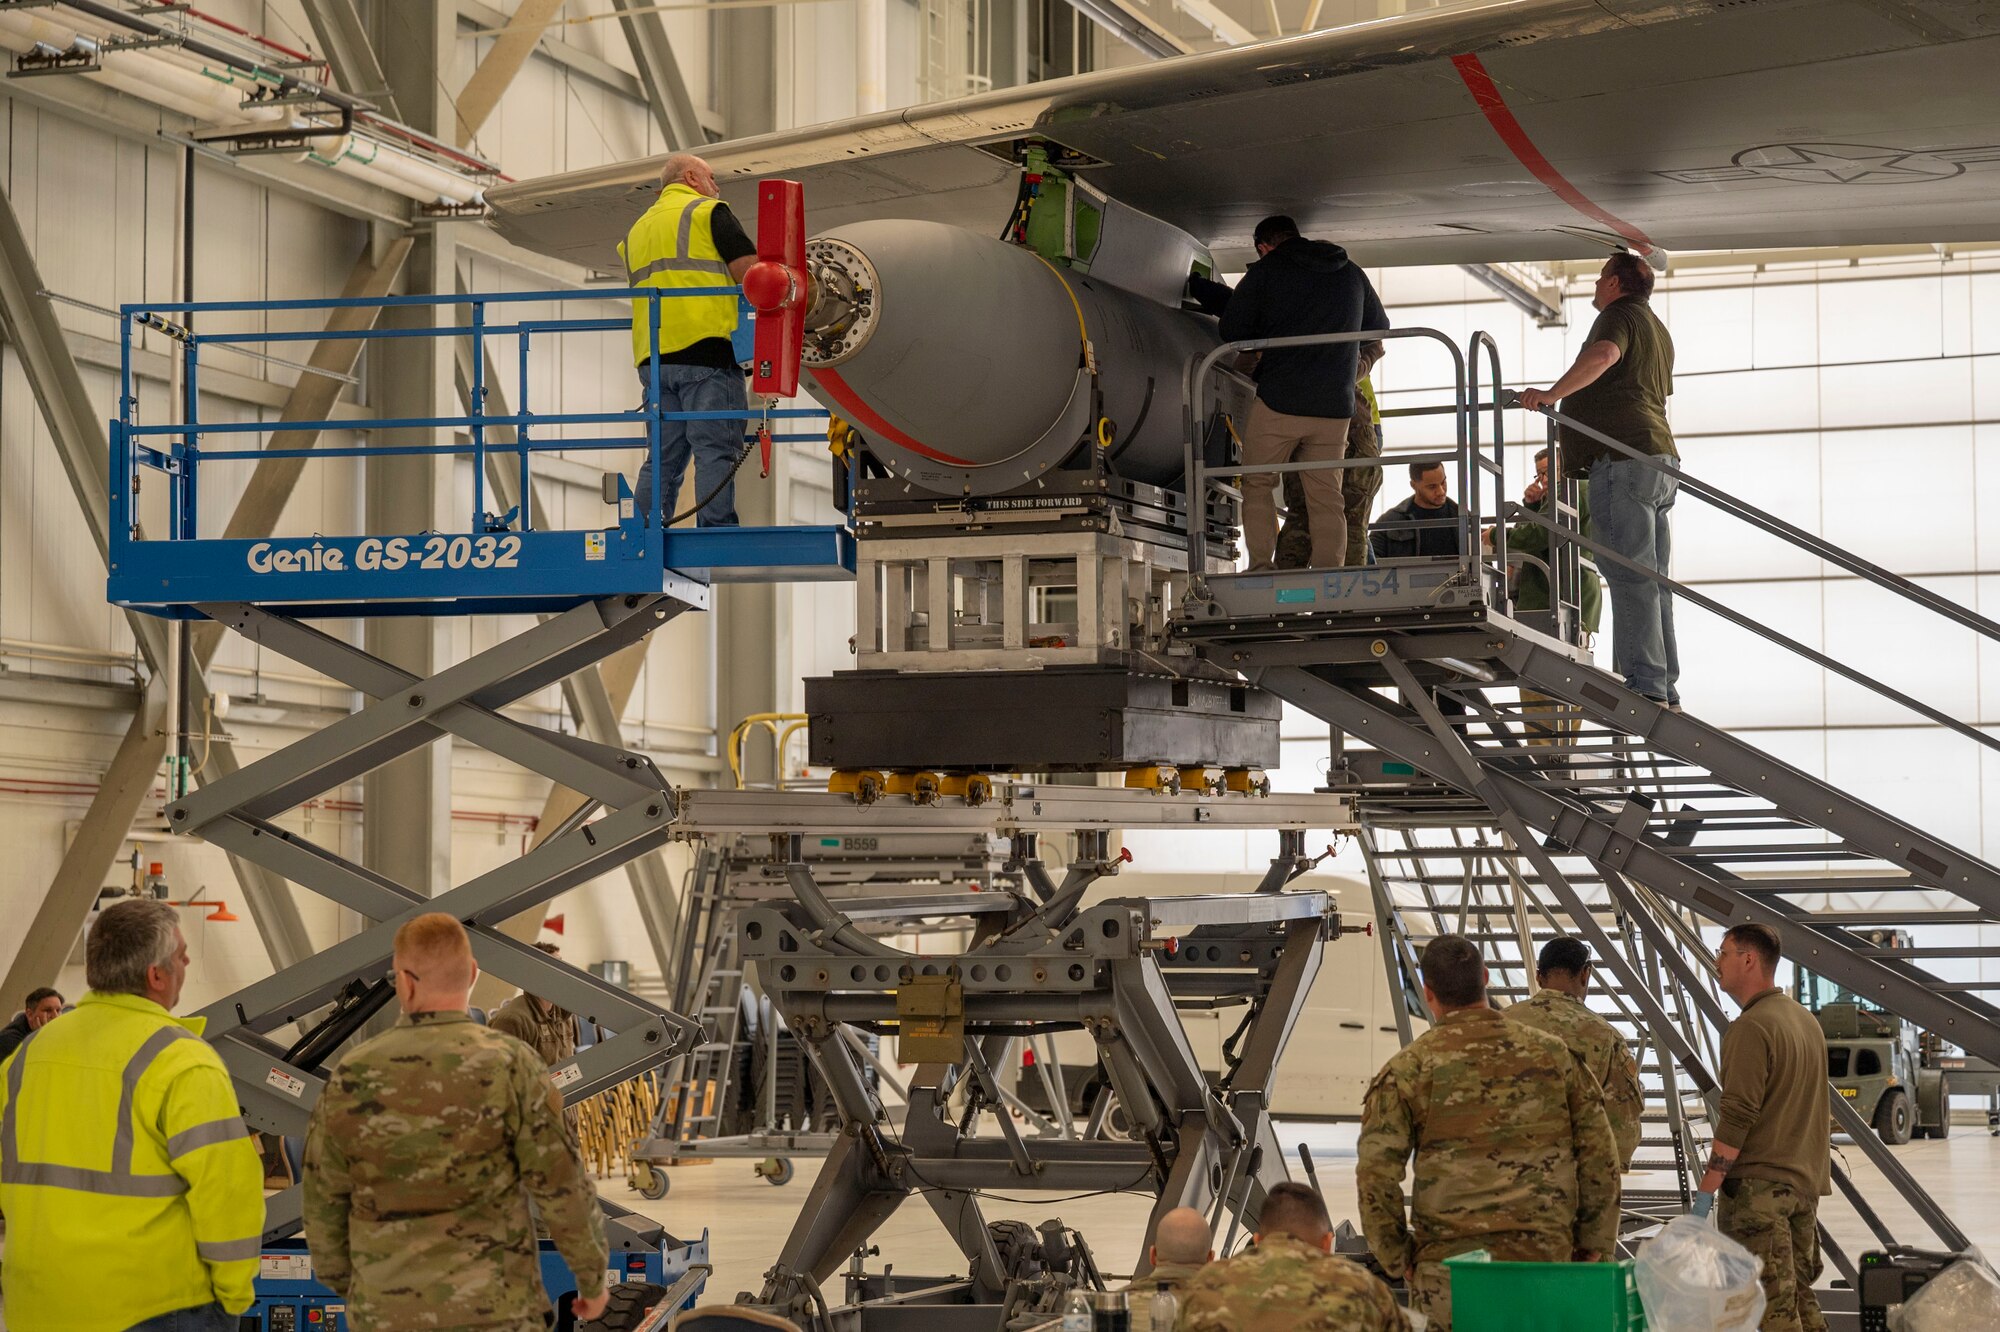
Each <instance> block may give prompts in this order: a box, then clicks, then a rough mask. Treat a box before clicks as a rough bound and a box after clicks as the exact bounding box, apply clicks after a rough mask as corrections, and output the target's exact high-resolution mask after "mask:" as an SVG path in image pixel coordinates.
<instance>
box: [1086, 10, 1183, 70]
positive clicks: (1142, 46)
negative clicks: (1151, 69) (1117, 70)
mask: <svg viewBox="0 0 2000 1332" xmlns="http://www.w3.org/2000/svg"><path fill="white" fill-rule="evenodd" d="M1068 3H1069V6H1070V8H1072V9H1074V10H1076V12H1077V13H1079V14H1081V15H1083V16H1084V17H1085V18H1087V19H1089V20H1090V21H1091V22H1093V23H1095V24H1097V25H1098V26H1099V27H1101V28H1103V29H1104V30H1105V31H1106V32H1108V33H1110V34H1111V35H1112V36H1113V37H1116V38H1117V39H1118V40H1119V41H1121V42H1123V43H1125V45H1127V46H1129V47H1131V48H1132V49H1133V50H1135V51H1137V52H1139V53H1140V54H1141V55H1146V56H1151V57H1153V58H1155V59H1160V58H1164V57H1169V56H1178V55H1192V54H1193V53H1194V48H1193V47H1192V46H1189V45H1188V44H1187V43H1186V42H1184V41H1182V40H1181V39H1180V38H1178V37H1176V36H1174V34H1172V33H1171V32H1168V31H1167V30H1166V29H1165V28H1163V27H1161V26H1160V25H1159V24H1158V23H1156V22H1154V21H1153V19H1152V17H1151V16H1149V15H1147V14H1144V13H1141V12H1140V11H1139V10H1137V9H1134V8H1132V7H1131V6H1130V5H1128V4H1126V3H1125V0H1068Z"/></svg>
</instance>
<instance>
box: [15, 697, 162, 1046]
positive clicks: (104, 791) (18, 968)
mask: <svg viewBox="0 0 2000 1332" xmlns="http://www.w3.org/2000/svg"><path fill="white" fill-rule="evenodd" d="M166 728H167V691H166V688H165V686H164V681H163V680H162V679H161V677H159V676H157V675H155V676H154V677H153V681H152V684H151V686H150V687H149V688H147V690H146V691H145V693H144V694H143V695H141V696H140V701H139V709H138V711H137V712H135V713H133V715H132V725H131V727H130V728H129V729H128V730H127V731H126V732H125V739H124V740H123V741H122V742H120V744H119V746H118V752H117V754H115V755H114V756H113V757H112V759H111V766H110V768H109V769H107V770H106V771H105V774H104V778H103V780H102V781H101V782H99V783H98V787H97V795H96V796H95V797H94V798H93V799H92V800H91V803H90V813H89V815H87V816H86V817H85V818H84V820H83V822H82V824H80V825H79V826H78V828H77V830H76V840H75V841H74V842H72V843H70V847H69V851H68V853H67V854H65V855H64V856H63V862H62V866H61V868H59V869H58V870H57V871H56V877H55V880H54V882H52V883H51V884H50V885H49V891H48V893H47V895H46V896H44V897H43V898H42V901H41V904H40V905H39V906H37V907H36V908H35V917H34V919H33V920H32V921H30V922H29V923H28V928H27V929H26V930H25V931H24V932H22V933H21V935H20V936H19V938H20V941H21V946H20V948H19V949H18V950H16V951H15V953H14V958H13V960H12V961H11V962H9V963H8V965H7V977H6V979H5V980H4V981H0V1008H7V1007H11V1006H15V1005H18V1004H20V1003H21V1001H22V996H24V995H25V994H26V993H27V992H28V991H29V990H32V989H34V988H35V987H36V986H38V985H53V984H54V983H55V979H56V976H57V974H58V973H59V972H61V970H62V969H63V965H64V964H65V963H66V962H68V961H69V955H70V950H71V949H72V948H73V947H75V945H76V940H77V936H78V935H79V934H80V933H81V932H82V930H83V922H84V921H85V920H87V919H89V916H90V908H91V907H92V906H93V905H94V904H95V903H96V901H97V894H98V891H99V890H100V889H102V888H103V887H104V879H105V876H106V875H107V874H108V873H109V872H110V869H111V863H112V862H113V861H114V860H116V859H117V858H118V852H119V849H120V848H121V847H122V846H123V845H124V844H125V835H126V834H127V833H128V832H130V831H131V830H132V820H133V819H135V818H137V817H138V814H139V806H140V805H142V804H144V803H145V800H146V796H147V794H148V793H149V792H150V791H152V789H153V779H154V778H155V777H157V776H159V773H160V760H161V759H162V758H164V757H165V756H166V752H167V740H166Z"/></svg>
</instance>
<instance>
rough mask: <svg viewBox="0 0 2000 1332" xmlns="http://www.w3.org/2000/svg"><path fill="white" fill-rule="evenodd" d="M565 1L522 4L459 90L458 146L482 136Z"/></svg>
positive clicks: (526, 0)
mask: <svg viewBox="0 0 2000 1332" xmlns="http://www.w3.org/2000/svg"><path fill="white" fill-rule="evenodd" d="M563 4H564V0H521V3H520V5H519V7H517V8H516V9H515V10H514V13H513V16H512V17H511V18H509V19H508V20H507V26H506V27H505V28H504V29H503V30H502V31H501V33H500V35H499V36H498V37H496V38H494V39H493V47H492V49H491V50H489V51H488V52H487V53H486V57H485V59H483V60H481V61H480V62H479V67H478V68H477V69H475V70H473V71H472V77H471V78H469V79H467V80H466V81H465V86H464V87H463V88H461V89H459V90H458V103H457V105H458V144H459V146H460V147H461V148H462V147H465V146H466V145H467V144H470V143H471V142H472V140H473V136H475V135H477V134H478V133H479V127H480V126H482V125H484V124H485V123H486V119H487V117H489V116H491V115H492V114H493V110H494V108H495V107H497V106H499V105H500V99H501V97H503V96H504V95H505V94H506V92H507V89H508V88H509V87H510V86H512V84H513V82H514V76H515V75H517V74H519V73H520V72H521V67H522V66H524V65H526V64H527V63H528V57H529V56H532V55H533V54H534V53H535V47H536V46H538V45H540V44H541V40H542V31H543V30H544V29H545V28H547V27H548V24H549V20H550V19H552V18H554V17H555V14H556V11H557V10H559V9H561V8H562V7H563Z"/></svg>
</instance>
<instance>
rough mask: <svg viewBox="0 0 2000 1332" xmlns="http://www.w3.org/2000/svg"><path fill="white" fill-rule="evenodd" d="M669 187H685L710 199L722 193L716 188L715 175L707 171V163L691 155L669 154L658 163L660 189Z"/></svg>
mask: <svg viewBox="0 0 2000 1332" xmlns="http://www.w3.org/2000/svg"><path fill="white" fill-rule="evenodd" d="M669 185H685V186H687V187H688V188H689V189H691V190H693V191H694V192H695V193H696V194H706V195H707V196H708V197H709V198H711V199H714V198H718V197H720V195H721V193H722V191H721V190H719V189H717V188H716V185H715V173H714V172H713V171H710V170H709V169H708V163H707V162H706V161H704V160H703V159H701V158H700V157H697V156H695V154H693V153H670V154H668V156H667V160H666V161H664V162H662V163H660V188H661V189H663V190H664V189H665V188H667V186H669Z"/></svg>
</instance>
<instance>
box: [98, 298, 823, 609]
mask: <svg viewBox="0 0 2000 1332" xmlns="http://www.w3.org/2000/svg"><path fill="white" fill-rule="evenodd" d="M735 293H736V288H734V287H716V288H698V289H690V290H687V291H681V292H667V291H662V290H659V289H649V288H632V289H629V290H620V291H607V292H591V293H588V294H582V293H575V292H568V293H565V292H495V293H487V294H482V295H472V296H400V297H384V298H380V299H370V298H340V299H331V300H306V301H209V302H182V303H173V304H165V305H126V306H124V307H122V313H123V320H122V326H123V330H124V346H123V352H122V354H123V363H124V366H125V370H124V372H123V374H122V376H121V387H120V393H119V410H118V416H117V417H116V419H114V420H113V421H112V422H111V427H110V438H111V477H112V482H113V484H112V487H111V512H110V551H109V564H110V578H109V581H108V596H109V599H110V600H111V601H112V602H113V603H114V604H116V605H119V606H124V607H127V608H129V609H133V610H140V611H145V612H147V613H149V614H154V615H162V616H169V617H174V618H186V617H189V616H195V615H199V614H200V612H199V611H198V610H197V609H195V608H196V607H198V606H200V605H202V604H204V603H214V602H243V603H251V604H256V605H263V606H270V607H278V606H283V607H284V608H285V613H286V614H288V615H292V616H301V617H304V616H312V617H321V618H324V617H350V616H374V615H451V614H467V613H473V612H492V613H524V612H538V613H553V612H557V611H563V610H567V609H569V608H570V607H572V606H576V605H578V604H580V603H582V602H585V601H590V600H595V599H597V598H601V597H614V596H657V595H659V594H661V593H674V594H676V595H684V594H685V592H686V590H687V588H688V587H689V586H690V585H699V584H707V583H714V582H731V581H752V580H754V581H781V580H782V581H804V580H827V579H848V578H852V577H853V575H854V565H855V551H854V536H853V532H852V530H851V529H850V528H849V527H848V525H847V524H846V523H838V524H825V525H813V526H792V527H728V528H717V527H707V528H681V527H673V526H666V527H664V528H663V526H662V524H661V523H659V522H657V521H655V520H653V518H652V517H651V515H653V514H657V513H659V512H660V510H661V498H662V497H661V496H660V495H659V494H658V489H659V485H660V477H661V476H662V474H663V469H662V467H661V465H660V462H661V452H662V450H663V448H664V447H665V446H666V437H667V434H668V429H669V427H670V426H671V425H673V424H675V423H685V422H690V421H706V420H717V419H736V418H742V419H743V420H744V424H745V428H746V448H747V447H748V442H749V440H750V439H751V438H753V437H754V436H755V432H756V430H757V429H758V428H762V429H763V430H765V431H767V432H768V431H769V429H770V427H771V426H772V424H773V423H775V424H777V425H778V426H779V427H781V428H782V427H783V426H784V425H786V424H787V423H793V422H797V421H799V420H800V419H801V418H811V419H812V420H814V421H821V420H824V419H825V413H823V412H821V411H820V410H819V409H817V408H797V407H775V406H770V407H766V408H764V409H762V410H758V411H753V412H750V413H731V412H682V411H666V410H662V409H661V408H659V407H658V406H657V405H656V404H658V403H660V402H661V401H662V398H661V395H660V391H659V389H660V386H659V384H658V382H657V371H654V372H653V373H654V375H655V378H654V380H653V382H652V383H651V384H650V391H649V392H644V393H643V398H644V400H643V401H642V402H641V403H640V404H639V405H638V406H635V407H633V408H630V409H625V410H600V411H557V412H545V413H544V412H537V411H535V410H534V404H533V402H532V401H531V394H532V386H533V381H534V376H533V375H532V374H531V373H530V355H531V353H532V351H533V349H534V348H535V347H536V346H537V345H538V344H540V345H547V344H549V343H551V342H554V341H557V340H560V339H563V338H566V337H576V336H579V335H591V336H600V335H602V334H605V333H613V332H623V331H626V330H628V329H629V328H630V318H629V316H621V317H618V318H601V317H599V318H584V317H578V318H539V319H537V318H526V317H521V318H514V319H496V318H494V317H493V316H494V315H496V314H505V313H506V312H509V311H512V310H514V309H516V308H518V307H520V306H522V305H524V304H526V303H540V304H546V303H553V302H561V301H564V300H570V301H590V302H603V301H607V300H608V301H629V300H635V299H636V300H639V301H644V302H646V303H647V305H648V306H649V308H650V309H652V310H653V311H654V312H655V315H656V316H657V311H658V309H659V307H660V306H661V305H662V304H663V303H665V301H666V300H668V299H673V298H679V297H690V296H713V295H720V294H730V295H734V294H735ZM350 307H381V308H383V309H389V310H401V311H403V312H404V313H403V315H402V316H401V318H402V319H403V320H404V321H405V324H404V326H399V327H393V328H390V327H378V328H362V329H343V330H333V329H329V330H325V331H321V332H314V333H310V334H306V333H288V332H272V331H268V330H266V329H265V328H263V327H262V326H261V325H262V323H263V322H264V321H265V320H267V319H270V318H271V317H273V316H277V317H282V318H290V317H296V316H297V315H299V314H302V313H307V314H309V313H312V312H316V311H326V312H333V311H339V310H342V309H346V308H350ZM460 309H463V310H465V311H466V312H467V314H466V315H465V316H463V318H464V322H462V323H461V322H457V321H456V319H452V318H443V317H441V316H443V315H444V314H445V313H446V312H448V311H455V310H460ZM413 316H414V317H413ZM195 319H199V320H200V322H201V327H200V331H196V330H195V329H194V328H192V327H190V324H191V323H192V322H193V321H194V320H195ZM218 322H219V323H221V324H222V325H223V327H221V328H215V327H213V325H215V324H216V323H218ZM245 322H250V323H254V324H256V325H257V326H255V327H248V328H245V327H241V325H242V324H243V323H245ZM141 328H150V329H153V330H155V331H161V332H164V333H165V335H166V336H167V337H168V338H169V339H171V340H172V341H173V342H175V343H176V344H177V345H178V347H179V349H180V360H181V377H182V381H183V389H182V399H181V403H180V404H179V412H178V414H177V419H174V420H170V421H166V422H159V423H155V422H147V421H144V420H142V419H141V417H140V412H139V402H138V398H137V395H136V391H135V385H136V380H135V379H134V377H133V375H132V373H131V369H130V366H131V360H132V351H133V347H132V342H133V338H134V336H135V334H136V332H137V330H139V329H141ZM656 328H657V319H656ZM437 338H447V339H457V338H468V339H470V340H471V341H472V343H473V345H474V347H475V348H477V349H478V352H479V354H476V355H474V356H472V357H471V358H470V361H469V364H470V368H471V375H470V377H471V381H472V382H471V384H470V385H469V391H468V397H469V399H470V405H469V409H468V410H467V411H465V412H463V413H461V414H458V415H451V416H418V417H364V418H347V419H339V420H333V419H328V420H317V421H283V422H274V421H258V420H253V421H237V420H204V419H202V416H201V412H200V406H201V402H202V398H201V392H200V384H201V366H202V353H203V351H204V349H210V348H213V349H217V350H228V349H231V348H240V347H245V346H249V345H255V344H269V343H283V342H296V341H302V340H341V339H353V340H359V341H362V342H374V341H383V340H392V339H437ZM489 339H491V340H494V341H500V342H505V341H510V340H511V341H512V343H513V344H514V350H515V352H516V357H515V359H516V361H517V362H518V365H519V367H520V373H519V376H518V380H517V383H516V385H515V386H514V391H515V392H516V393H517V394H518V395H519V401H518V402H516V403H515V405H514V409H513V410H512V411H493V410H488V408H487V402H488V399H489V396H497V393H498V390H499V389H500V386H499V385H497V384H490V383H489V382H488V378H487V376H488V374H489V356H488V355H487V354H486V343H487V341H488V340H489ZM655 364H656V363H655ZM308 373H310V372H308ZM647 387H648V386H647V385H644V384H641V383H640V382H638V381H636V380H635V382H634V385H633V390H634V394H635V396H641V394H642V390H644V389H646V388H647ZM578 430H582V431H584V432H586V433H584V434H582V435H578V434H576V433H574V432H575V431H578ZM321 431H342V432H355V433H359V434H360V435H361V436H362V437H363V438H362V441H361V442H359V443H356V444H343V445H326V446H317V447H294V446H287V445H285V444H283V443H282V439H283V437H284V436H285V435H287V434H291V435H295V436H296V435H299V434H304V433H307V432H312V433H317V432H321ZM387 432H394V434H395V437H396V438H397V439H399V440H400V439H402V438H403V437H406V436H409V435H411V434H413V433H414V434H418V435H424V434H428V435H431V436H443V438H442V440H441V441H434V442H425V443H409V442H395V443H388V442H378V438H377V437H378V436H380V435H382V434H384V433H387ZM461 436H462V438H461ZM817 437H818V436H817V435H815V434H802V435H801V434H789V435H788V434H784V433H778V434H774V435H771V436H770V438H771V440H772V441H775V442H779V443H782V442H786V441H788V440H792V439H810V438H817ZM554 452H562V453H584V454H602V455H605V456H606V457H607V459H608V462H607V470H608V471H618V472H622V471H623V470H624V468H625V466H627V465H629V464H631V463H633V462H636V461H639V460H641V459H645V458H650V459H651V461H652V466H651V468H650V469H649V471H648V474H649V475H650V476H651V477H652V484H651V487H650V490H651V491H652V492H653V493H650V494H647V495H639V496H635V495H633V494H632V493H631V490H630V488H629V487H628V486H626V485H625V484H624V482H623V481H622V479H621V480H620V481H619V482H618V497H617V504H616V510H615V517H613V518H612V520H611V521H610V522H608V523H606V524H603V525H599V526H590V527H582V528H571V529H561V530H548V529H543V528H538V527H537V526H536V524H535V522H534V520H533V514H534V506H533V505H532V504H530V503H528V502H527V499H526V497H527V495H528V494H529V491H530V490H531V488H532V482H533V476H534V470H533V467H532V459H533V457H534V455H535V454H538V453H554ZM634 455H638V457H637V458H635V457H634ZM437 456H450V457H464V458H469V459H470V460H471V463H472V496H471V501H472V502H471V507H470V514H471V521H470V526H469V527H468V528H467V529H466V530H464V531H459V532H453V531H429V530H427V531H419V532H401V533H397V532H362V533H313V534H310V535H306V536H291V537H254V538H250V537H228V536H224V535H219V534H218V533H217V531H216V527H217V525H216V524H214V523H212V522H208V521H205V520H204V511H203V508H202V496H203V493H204V487H203V476H204V470H205V469H207V468H212V467H215V466H217V465H219V464H229V463H245V462H253V461H254V462H260V463H261V462H268V461H279V460H297V462H298V463H299V464H301V465H302V464H304V463H307V462H326V461H329V460H333V459H340V458H361V459H365V460H376V461H383V460H388V459H396V458H420V457H437ZM495 463H502V464H504V465H505V466H506V468H507V472H508V477H509V483H510V484H509V489H510V490H512V491H513V492H514V494H515V496H516V498H517V502H516V503H514V504H513V505H512V506H511V507H504V511H501V512H491V511H489V507H488V501H489V498H490V495H489V491H490V489H492V488H490V487H489V485H488V480H487V478H488V469H489V466H491V465H493V464H495ZM148 478H156V479H158V480H161V481H163V482H164V483H165V484H166V486H167V495H168V500H167V505H166V513H165V525H164V531H163V532H159V531H155V532H150V533H149V532H147V531H145V530H143V529H142V527H141V524H140V521H139V505H138V503H137V500H138V496H139V494H140V493H142V491H141V487H142V484H143V483H144V482H145V481H146V480H147V479H148ZM666 498H667V499H669V500H673V499H675V498H676V497H672V496H668V497H666ZM496 507H499V506H496Z"/></svg>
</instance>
